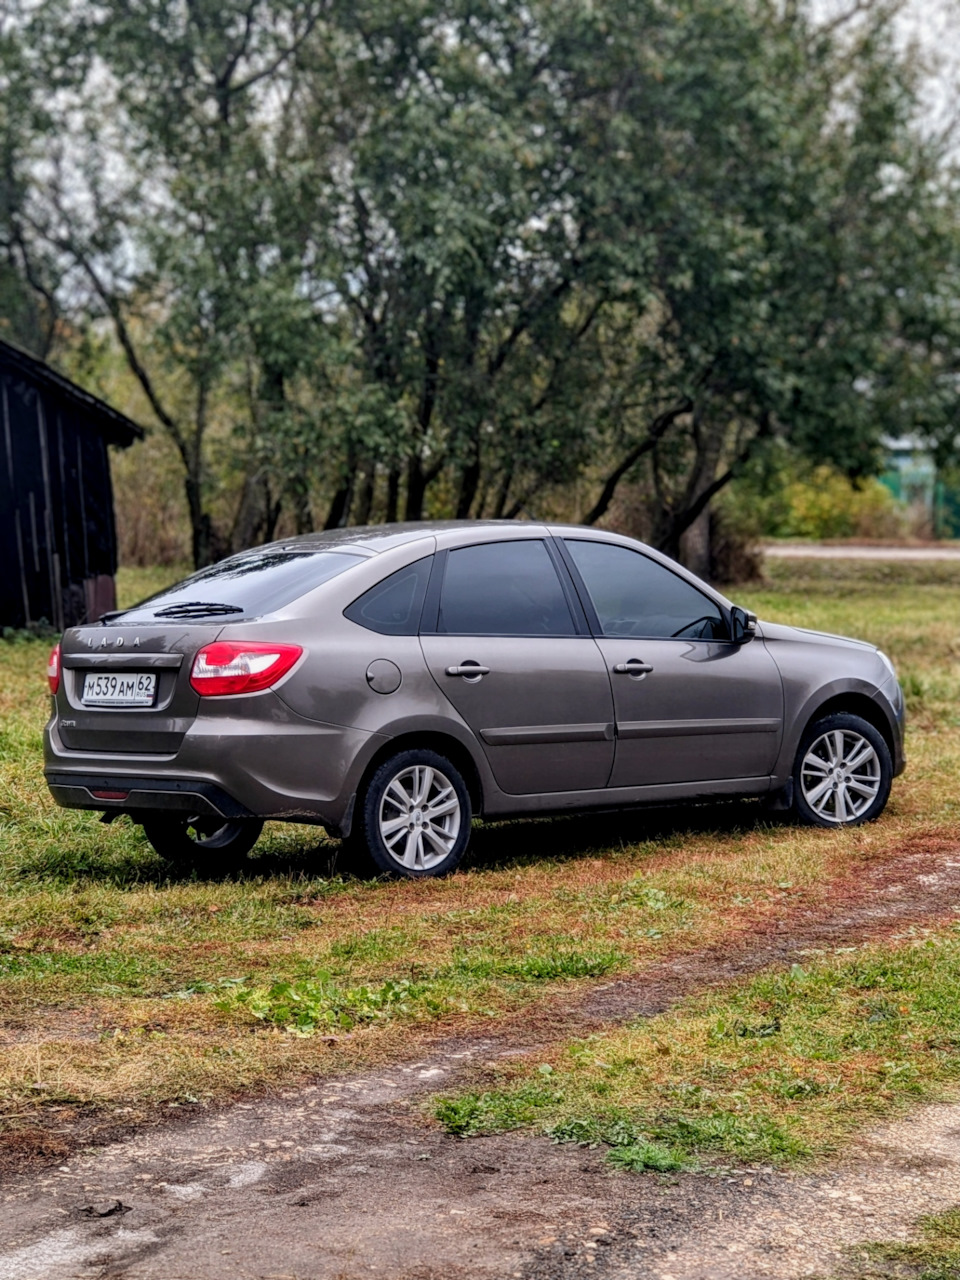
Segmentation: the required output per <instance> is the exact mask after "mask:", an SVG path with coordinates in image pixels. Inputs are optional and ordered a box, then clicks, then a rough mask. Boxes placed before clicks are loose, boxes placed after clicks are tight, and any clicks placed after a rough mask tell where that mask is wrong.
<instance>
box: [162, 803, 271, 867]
mask: <svg viewBox="0 0 960 1280" xmlns="http://www.w3.org/2000/svg"><path fill="white" fill-rule="evenodd" d="M141 821H142V824H143V834H144V835H145V836H146V837H147V839H148V840H149V841H150V843H151V844H152V845H153V847H154V849H156V851H157V853H159V855H160V857H161V858H166V859H167V861H168V862H178V863H183V864H186V863H189V864H190V865H192V866H195V867H196V868H197V870H200V871H206V872H216V871H225V870H228V869H229V868H230V867H231V866H234V865H235V864H236V863H238V862H239V861H240V859H241V858H245V857H246V856H247V854H248V853H249V852H250V850H251V849H252V848H253V846H254V845H255V844H256V843H257V841H258V840H259V839H260V833H261V832H262V831H263V823H262V822H261V821H260V819H259V818H242V819H241V818H238V819H232V820H228V819H226V818H210V817H195V816H191V815H189V814H169V813H157V814H152V815H151V816H150V817H144V818H143V819H142V820H141Z"/></svg>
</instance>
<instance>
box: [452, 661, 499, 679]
mask: <svg viewBox="0 0 960 1280" xmlns="http://www.w3.org/2000/svg"><path fill="white" fill-rule="evenodd" d="M446 674H447V675H448V676H462V677H463V678H464V680H479V679H480V677H481V676H488V675H489V674H490V668H489V667H482V666H481V665H480V663H479V662H471V661H470V659H469V658H468V659H467V661H466V662H461V663H460V665H459V666H458V667H447V671H446Z"/></svg>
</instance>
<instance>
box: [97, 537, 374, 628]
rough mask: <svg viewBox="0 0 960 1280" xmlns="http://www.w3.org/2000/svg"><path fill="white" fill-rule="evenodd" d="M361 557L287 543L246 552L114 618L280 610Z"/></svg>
mask: <svg viewBox="0 0 960 1280" xmlns="http://www.w3.org/2000/svg"><path fill="white" fill-rule="evenodd" d="M365 559H366V557H365V556H360V555H354V554H351V553H350V552H347V551H302V550H294V549H290V548H286V547H269V548H264V549H263V550H260V551H244V552H243V553H242V554H241V555H237V556H231V557H230V558H229V559H228V560H221V561H220V563H219V564H214V565H211V566H210V567H209V568H208V569H201V570H200V571H199V572H198V573H194V574H191V576H190V577H189V578H184V580H183V582H178V583H177V584H176V586H173V587H168V588H167V590H166V591H160V592H158V594H157V595H155V596H150V597H149V598H148V599H146V600H143V601H141V602H140V604H136V605H134V606H133V608H132V609H127V610H126V611H125V612H124V613H123V614H120V615H116V621H122V622H163V621H168V620H169V621H181V622H183V621H187V620H189V619H191V618H196V619H197V620H198V621H203V620H205V619H207V618H214V617H215V618H218V619H219V620H221V621H226V620H231V621H232V620H239V619H240V618H241V617H248V618H250V617H259V616H261V615H262V614H265V613H273V612H274V611H275V610H277V609H282V608H283V607H284V606H285V605H288V604H290V602H291V601H293V600H296V599H297V598H298V597H299V596H302V595H305V594H306V592H308V591H312V590H313V588H314V587H319V586H320V584H321V583H322V582H327V581H328V580H329V579H330V578H335V577H336V576H337V574H340V573H343V572H344V570H346V569H349V568H351V567H352V566H354V565H357V564H360V563H361V562H362V561H363V560H365Z"/></svg>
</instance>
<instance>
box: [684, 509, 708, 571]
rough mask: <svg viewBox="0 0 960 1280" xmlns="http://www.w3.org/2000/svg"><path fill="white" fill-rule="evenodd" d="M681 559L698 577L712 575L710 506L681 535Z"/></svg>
mask: <svg viewBox="0 0 960 1280" xmlns="http://www.w3.org/2000/svg"><path fill="white" fill-rule="evenodd" d="M680 561H681V563H682V564H685V565H686V566H687V568H688V569H689V570H690V572H691V573H695V574H696V575H697V577H698V578H709V577H710V508H709V506H707V507H704V509H703V510H702V511H701V512H700V514H699V515H698V516H697V518H696V520H694V521H693V523H692V524H691V525H690V527H689V528H688V529H686V530H685V531H684V532H683V533H682V534H681V535H680Z"/></svg>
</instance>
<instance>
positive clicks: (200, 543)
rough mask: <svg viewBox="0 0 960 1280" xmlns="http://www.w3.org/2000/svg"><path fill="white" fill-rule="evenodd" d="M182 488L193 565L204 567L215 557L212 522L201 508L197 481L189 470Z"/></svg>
mask: <svg viewBox="0 0 960 1280" xmlns="http://www.w3.org/2000/svg"><path fill="white" fill-rule="evenodd" d="M184 488H185V490H186V494H187V508H188V509H189V512H190V542H191V548H192V551H193V567H194V568H195V569H205V568H206V566H207V565H208V564H213V562H214V560H215V559H216V555H215V553H214V545H213V544H214V537H213V524H212V522H211V520H210V516H209V514H208V513H207V512H206V511H204V509H203V499H202V497H201V495H200V484H199V481H198V480H197V478H196V477H195V476H194V475H193V474H191V472H189V471H188V472H187V474H186V476H185V477H184Z"/></svg>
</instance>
